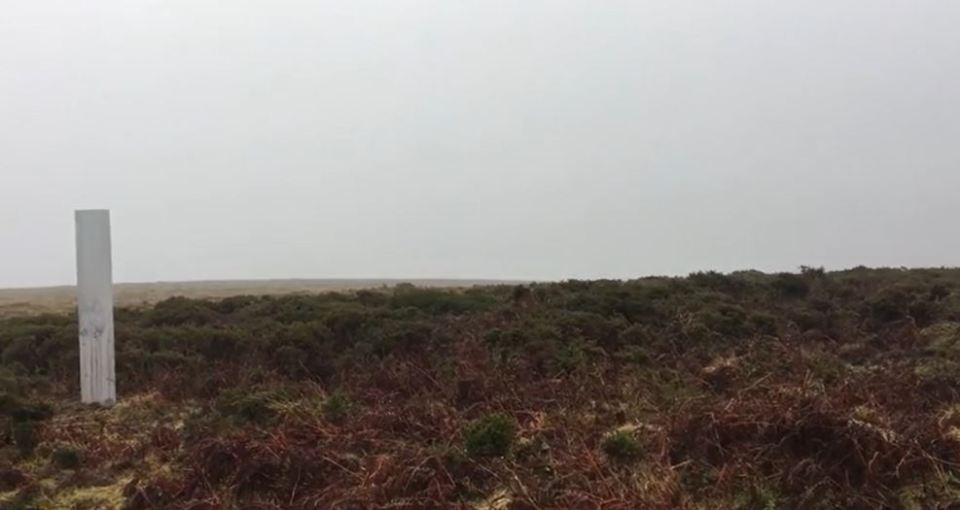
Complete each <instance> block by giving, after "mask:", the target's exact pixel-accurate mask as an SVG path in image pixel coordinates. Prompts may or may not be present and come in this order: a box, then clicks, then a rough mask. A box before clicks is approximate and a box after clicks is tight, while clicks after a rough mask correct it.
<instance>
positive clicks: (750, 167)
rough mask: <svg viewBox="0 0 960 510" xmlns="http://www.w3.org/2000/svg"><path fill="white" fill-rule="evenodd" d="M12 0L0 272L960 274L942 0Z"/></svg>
mask: <svg viewBox="0 0 960 510" xmlns="http://www.w3.org/2000/svg"><path fill="white" fill-rule="evenodd" d="M4 8H5V13H4V16H3V17H2V18H0V98H2V100H0V176H2V179H0V238H2V239H3V240H4V242H3V243H2V250H3V251H2V254H0V260H3V261H4V262H5V263H4V264H3V265H2V266H0V288H8V287H34V286H47V285H70V284H72V283H73V282H74V281H75V274H74V272H75V267H74V245H73V242H74V238H73V235H74V234H73V211H74V210H75V209H84V208H108V209H110V210H111V215H112V223H113V253H114V255H113V257H114V278H115V280H116V281H118V282H127V281H129V282H152V281H167V282H177V281H192V280H236V279H285V278H297V279H314V278H332V279H342V278H365V279H382V278H396V279H417V278H429V279H443V278H465V279H520V280H527V279H529V280H558V279H566V278H597V277H610V278H632V277H639V276H647V275H683V274H687V273H690V272H693V271H697V270H718V271H724V272H728V271H733V270H742V269H757V270H762V271H768V272H774V271H783V270H796V269H797V268H798V267H799V266H800V265H808V266H824V267H826V268H827V269H842V268H849V267H854V266H859V265H865V266H888V267H900V266H908V267H939V266H957V265H960V237H958V236H955V235H953V230H954V229H953V224H954V221H953V220H954V218H956V217H958V216H960V201H958V200H957V198H956V196H955V195H956V193H957V191H958V190H960V152H958V149H957V147H956V145H957V140H958V139H960V94H957V92H956V91H957V90H958V88H960V66H958V65H956V63H957V62H958V61H960V33H958V32H957V30H956V27H957V26H960V3H955V2H940V1H935V0H919V1H916V2H869V1H866V0H858V1H851V0H839V1H833V0H832V1H826V0H817V1H814V2H803V3H783V2H765V1H761V0H721V1H719V2H713V3H710V4H709V5H707V4H704V3H703V2H695V1H692V0H690V1H687V0H679V1H675V2H634V1H626V0H623V1H620V0H611V1H610V2H604V3H602V4H600V3H596V2H586V1H583V0H580V1H572V0H528V1H525V2H522V3H518V2H508V1H506V0H483V1H481V0H466V1H463V2H442V1H439V0H411V1H407V2H395V1H393V2H391V1H386V0H357V1H354V2H349V3H344V2H324V1H320V2H307V1H300V0H296V1H295V0H291V1H289V2H285V3H283V4H282V5H277V4H270V3H264V2H255V1H252V0H250V1H235V2H230V3H222V2H212V1H209V0H189V1H188V0H164V1H156V0H142V1H134V2H130V1H121V0H90V1H88V2H65V1H62V0H58V1H54V0H12V1H10V2H6V3H5V4H4Z"/></svg>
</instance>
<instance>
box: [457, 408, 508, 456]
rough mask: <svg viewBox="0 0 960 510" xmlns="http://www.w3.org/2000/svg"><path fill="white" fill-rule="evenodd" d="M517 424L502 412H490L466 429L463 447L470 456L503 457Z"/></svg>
mask: <svg viewBox="0 0 960 510" xmlns="http://www.w3.org/2000/svg"><path fill="white" fill-rule="evenodd" d="M516 433H517V424H516V422H515V421H513V419H512V418H510V417H508V416H504V415H502V414H491V415H489V416H485V417H483V418H481V419H479V420H477V421H475V422H473V423H472V424H471V425H470V426H469V427H468V428H467V430H466V433H465V434H464V436H465V444H464V446H465V448H466V451H467V455H469V456H471V457H503V456H505V455H507V454H508V453H510V448H512V447H513V443H514V441H515V440H516Z"/></svg>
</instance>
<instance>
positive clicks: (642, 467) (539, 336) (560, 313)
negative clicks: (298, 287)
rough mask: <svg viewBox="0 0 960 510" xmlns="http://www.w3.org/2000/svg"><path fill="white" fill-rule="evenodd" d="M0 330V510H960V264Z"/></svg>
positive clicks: (197, 307) (480, 290)
mask: <svg viewBox="0 0 960 510" xmlns="http://www.w3.org/2000/svg"><path fill="white" fill-rule="evenodd" d="M74 324H75V319H74V318H73V317H71V316H69V315H41V316H29V317H14V318H8V319H4V320H0V361H2V367H0V415H2V418H0V421H2V424H0V425H2V428H0V430H2V431H4V433H3V436H2V438H0V439H2V440H3V441H2V442H0V501H2V503H0V507H2V508H8V507H9V508H129V509H147V508H184V509H185V508H191V509H215V508H258V509H259V508H340V509H354V508H357V509H360V508H382V509H387V508H391V509H396V508H405V509H430V508H437V509H440V508H465V509H513V510H517V509H565V508H584V509H634V508H655V509H659V508H664V509H666V508H681V509H715V508H730V509H774V508H814V509H816V508H823V509H827V508H830V509H833V508H864V509H866V508H905V509H927V508H956V507H957V505H958V504H960V503H958V502H960V478H958V474H960V471H958V469H960V394H958V390H960V343H958V342H960V271H957V270H945V269H944V270H912V271H905V270H892V269H891V270H868V269H856V270H851V271H845V272H838V273H824V272H822V271H818V270H813V269H807V270H805V271H804V272H803V273H802V274H782V275H764V274H760V273H750V272H747V273H737V274H733V275H721V274H716V273H700V274H695V275H691V276H690V277H688V278H675V279H674V278H650V279H643V280H636V281H629V282H615V281H596V282H585V281H570V282H564V283H557V284H534V285H528V286H507V285H501V286H487V287H477V288H472V289H461V290H441V289H422V288H416V287H413V286H399V287H397V288H395V289H383V290H373V291H371V290H363V291H351V292H348V293H329V294H321V295H310V296H307V295H289V296H274V297H263V296H247V297H232V298H226V299H223V300H214V301H209V300H191V299H184V298H175V299H168V300H164V301H161V302H159V303H157V304H155V305H153V306H150V307H140V308H134V309H122V310H119V311H118V313H117V363H118V365H117V370H118V380H119V385H120V386H119V392H120V394H121V400H120V402H119V403H118V404H117V405H115V406H112V407H110V408H99V407H88V406H81V405H79V404H77V403H75V395H76V394H78V392H79V390H78V388H77V384H76V380H77V377H78V376H77V373H76V370H77V368H76V345H75V344H76V326H75V325H74Z"/></svg>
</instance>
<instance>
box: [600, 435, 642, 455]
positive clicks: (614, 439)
mask: <svg viewBox="0 0 960 510" xmlns="http://www.w3.org/2000/svg"><path fill="white" fill-rule="evenodd" d="M600 447H601V448H602V449H603V453H605V454H606V455H607V457H610V459H612V460H614V461H617V462H633V461H636V460H639V459H640V457H641V456H642V455H643V446H642V445H641V444H640V442H639V441H637V439H636V438H635V437H633V434H631V433H630V432H627V431H624V430H618V431H616V432H614V433H612V434H609V435H607V437H605V438H603V443H601V445H600Z"/></svg>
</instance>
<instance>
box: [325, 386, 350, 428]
mask: <svg viewBox="0 0 960 510" xmlns="http://www.w3.org/2000/svg"><path fill="white" fill-rule="evenodd" d="M351 409H353V402H352V401H351V400H350V399H349V398H348V397H347V396H346V395H344V394H343V393H340V392H334V393H333V394H332V395H330V396H329V397H327V399H326V400H324V401H323V404H321V405H320V410H321V411H323V415H324V416H326V417H327V419H328V420H330V421H332V422H334V423H338V422H341V421H343V420H344V418H346V417H347V415H348V414H349V413H350V410H351Z"/></svg>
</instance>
